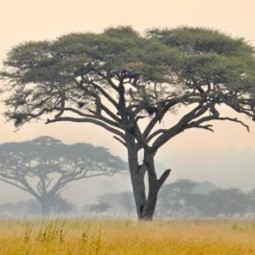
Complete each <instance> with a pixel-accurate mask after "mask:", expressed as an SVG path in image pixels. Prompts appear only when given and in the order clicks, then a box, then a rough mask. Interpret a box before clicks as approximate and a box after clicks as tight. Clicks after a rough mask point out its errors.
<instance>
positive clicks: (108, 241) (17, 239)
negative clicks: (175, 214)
mask: <svg viewBox="0 0 255 255" xmlns="http://www.w3.org/2000/svg"><path fill="white" fill-rule="evenodd" d="M14 254H15V255H17V254H18V255H51V254H52V255H97V254H102V255H131V254H132V255H133V254H134V255H152V254H153V255H154V254H155V255H193V254H194V255H221V254H222V255H248V254H249V255H254V254H255V221H251V220H250V221H228V220H220V221H216V220H182V221H154V222H136V221H135V220H134V221H131V220H102V221H99V220H81V219H77V220H60V219H59V220H31V221H30V220H0V255H14Z"/></svg>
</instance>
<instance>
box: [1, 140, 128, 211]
mask: <svg viewBox="0 0 255 255" xmlns="http://www.w3.org/2000/svg"><path fill="white" fill-rule="evenodd" d="M125 169H126V164H125V162H124V161H122V160H121V159H120V158H118V157H116V156H113V155H112V154H110V153H109V152H108V151H107V150H106V149H105V148H104V147H95V146H93V145H90V144H85V143H76V144H70V145H68V144H63V143H62V142H61V141H59V140H57V139H54V138H51V137H47V136H43V137H38V138H36V139H34V140H32V141H25V142H15V143H14V142H13V143H3V144H1V145H0V180H1V181H3V182H6V183H9V184H11V185H13V186H15V187H17V188H19V189H21V190H24V191H26V192H28V193H29V194H31V195H32V196H34V197H35V198H36V199H38V201H39V202H40V203H41V204H42V209H43V212H44V213H48V211H49V209H50V207H51V206H52V205H53V204H54V203H55V202H56V203H57V201H58V200H59V198H58V196H59V195H60V193H61V191H62V190H63V188H64V187H65V186H66V184H68V183H70V182H73V181H76V180H80V179H84V178H90V177H96V176H100V175H108V176H112V175H113V174H114V173H119V172H121V171H125Z"/></svg>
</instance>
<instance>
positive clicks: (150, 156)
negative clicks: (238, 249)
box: [1, 27, 255, 220]
mask: <svg viewBox="0 0 255 255" xmlns="http://www.w3.org/2000/svg"><path fill="white" fill-rule="evenodd" d="M4 64H5V70H3V72H2V73H1V74H2V77H3V79H2V83H3V84H5V87H4V90H6V91H7V97H6V100H5V105H6V107H7V109H6V112H5V116H6V118H7V119H8V120H13V121H14V122H15V125H16V126H20V125H23V124H25V123H27V122H30V121H31V120H34V119H41V118H42V117H45V121H46V123H54V122H63V121H66V122H79V123H92V124H95V125H98V126H101V127H102V128H104V129H106V130H107V131H109V132H111V133H112V134H113V136H114V138H115V139H117V140H118V141H119V142H120V143H121V144H122V145H124V146H125V147H126V149H127V154H128V163H129V171H130V176H131V182H132V186H133V194H134V198H135V203H136V211H137V215H138V218H139V219H145V220H151V219H152V218H153V215H154V211H155V207H156V202H157V197H158V192H159V190H160V188H161V187H162V185H163V184H164V182H165V181H166V179H167V178H168V176H169V174H170V169H166V170H165V171H163V173H162V174H161V175H160V176H158V175H157V171H156V169H155V156H156V154H157V152H158V151H159V150H160V148H162V146H164V145H165V144H166V143H167V142H168V141H170V140H171V139H173V138H174V137H175V136H177V135H179V134H181V133H183V132H184V131H186V130H189V129H194V128H195V129H202V130H207V131H213V126H212V121H225V120H228V121H232V122H236V123H239V124H242V125H243V126H245V127H246V128H247V129H248V126H247V125H245V123H243V122H242V121H240V120H239V119H237V118H236V117H235V116H234V117H232V116H230V115H228V114H225V112H224V111H222V108H221V106H222V105H223V106H226V107H229V108H231V109H233V110H234V112H236V113H245V114H246V115H248V116H250V117H251V118H253V119H254V116H255V115H254V106H255V100H254V84H255V58H254V49H253V47H252V46H250V45H249V44H248V43H246V42H245V40H243V39H240V38H232V37H230V36H228V35H226V34H223V33H220V32H219V31H214V30H210V29H203V28H190V27H181V28H176V29H163V30H162V29H153V30H150V31H148V32H147V34H146V35H144V36H142V35H140V34H139V33H137V32H136V31H134V30H133V29H132V28H130V27H117V28H109V29H106V30H105V31H104V32H102V33H100V34H95V33H72V34H69V35H64V36H61V37H60V38H58V39H56V40H54V41H40V42H27V43H22V44H20V45H18V46H16V47H14V48H13V49H12V50H11V51H10V52H9V54H8V56H7V59H6V61H5V62H4ZM176 113H178V114H177V115H176V116H177V117H176V116H173V115H175V114H176ZM167 116H168V117H167ZM169 116H171V118H170V117H169ZM162 120H164V125H161V124H162ZM141 155H143V159H142V160H139V159H140V156H141ZM147 177H148V178H147ZM146 182H148V183H147V185H146ZM146 187H148V189H146Z"/></svg>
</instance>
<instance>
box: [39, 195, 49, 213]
mask: <svg viewBox="0 0 255 255" xmlns="http://www.w3.org/2000/svg"><path fill="white" fill-rule="evenodd" d="M39 201H40V204H41V212H42V216H45V217H47V216H49V215H50V210H51V207H52V200H51V199H50V198H48V197H47V196H46V197H42V198H41V199H40V200H39Z"/></svg>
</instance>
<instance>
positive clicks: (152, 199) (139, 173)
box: [128, 146, 170, 220]
mask: <svg viewBox="0 0 255 255" xmlns="http://www.w3.org/2000/svg"><path fill="white" fill-rule="evenodd" d="M154 156H155V153H153V152H152V151H151V150H150V149H144V160H143V163H142V164H140V165H139V162H138V152H137V151H136V150H135V148H134V147H132V146H131V147H129V148H128V163H129V169H130V176H131V182H132V186H133V194H134V199H135V204H136V211H137V215H138V219H139V220H153V216H154V212H155V209H156V203H157V197H158V192H159V190H160V188H161V186H162V185H163V183H164V182H165V180H166V179H167V177H168V176H169V174H170V170H166V171H165V172H164V173H163V174H162V176H161V177H160V178H159V179H157V175H156V171H155V166H154ZM146 173H147V175H148V185H147V186H148V191H147V192H146V188H145V187H146V185H145V174H146Z"/></svg>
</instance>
